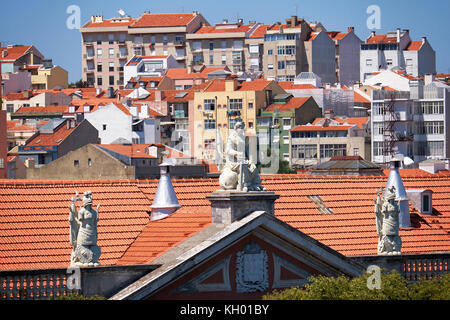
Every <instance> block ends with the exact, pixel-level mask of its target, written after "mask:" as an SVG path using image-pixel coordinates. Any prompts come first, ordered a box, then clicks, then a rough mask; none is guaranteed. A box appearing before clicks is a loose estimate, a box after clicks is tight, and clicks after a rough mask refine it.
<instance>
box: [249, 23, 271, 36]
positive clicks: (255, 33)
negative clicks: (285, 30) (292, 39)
mask: <svg viewBox="0 0 450 320" xmlns="http://www.w3.org/2000/svg"><path fill="white" fill-rule="evenodd" d="M270 26H271V25H270V24H264V25H260V26H258V27H257V28H256V29H255V30H254V31H253V32H252V34H251V35H250V38H264V36H265V35H266V32H267V29H268V28H269V27H270Z"/></svg>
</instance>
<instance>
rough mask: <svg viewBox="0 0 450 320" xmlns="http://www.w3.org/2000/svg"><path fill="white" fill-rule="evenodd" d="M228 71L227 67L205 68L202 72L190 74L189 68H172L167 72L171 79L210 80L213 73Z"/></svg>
mask: <svg viewBox="0 0 450 320" xmlns="http://www.w3.org/2000/svg"><path fill="white" fill-rule="evenodd" d="M226 69H228V68H227V67H226V66H224V67H211V68H208V67H205V68H203V70H202V71H201V72H191V73H188V69H187V68H172V69H168V70H167V72H166V76H167V77H169V78H171V79H174V80H176V79H208V75H209V74H210V73H211V72H213V71H218V70H226Z"/></svg>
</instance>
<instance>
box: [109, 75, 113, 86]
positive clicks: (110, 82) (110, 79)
mask: <svg viewBox="0 0 450 320" xmlns="http://www.w3.org/2000/svg"><path fill="white" fill-rule="evenodd" d="M109 85H110V86H113V85H114V76H109Z"/></svg>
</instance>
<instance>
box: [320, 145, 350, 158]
mask: <svg viewBox="0 0 450 320" xmlns="http://www.w3.org/2000/svg"><path fill="white" fill-rule="evenodd" d="M346 155H347V146H346V145H345V144H321V145H320V157H321V158H332V157H338V156H346Z"/></svg>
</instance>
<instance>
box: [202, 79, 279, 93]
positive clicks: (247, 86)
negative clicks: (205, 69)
mask: <svg viewBox="0 0 450 320" xmlns="http://www.w3.org/2000/svg"><path fill="white" fill-rule="evenodd" d="M271 82H272V81H270V80H265V79H255V80H253V81H244V82H242V83H241V84H240V85H238V86H237V88H236V91H261V90H264V89H265V88H266V87H267V86H268V85H269V84H270V83H271ZM204 91H205V92H217V91H225V80H224V79H214V80H211V81H209V82H208V84H207V86H206V87H205V89H204Z"/></svg>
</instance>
